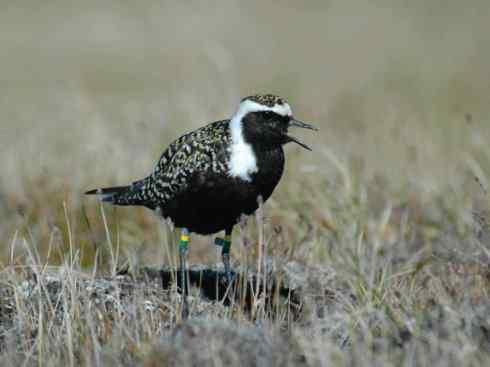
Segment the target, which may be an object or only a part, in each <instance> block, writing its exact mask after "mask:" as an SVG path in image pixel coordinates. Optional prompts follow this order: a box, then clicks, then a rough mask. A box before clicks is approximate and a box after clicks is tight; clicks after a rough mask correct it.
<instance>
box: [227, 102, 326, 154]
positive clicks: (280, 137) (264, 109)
mask: <svg viewBox="0 0 490 367" xmlns="http://www.w3.org/2000/svg"><path fill="white" fill-rule="evenodd" d="M233 121H235V125H237V126H235V128H239V129H241V133H242V135H243V138H244V139H245V141H247V142H248V143H251V144H254V145H256V146H263V147H265V148H267V147H274V146H280V145H283V144H286V143H289V142H294V143H296V144H298V145H300V146H302V147H303V148H305V149H308V150H311V149H310V147H308V146H307V145H306V144H304V143H302V142H300V141H299V140H298V139H297V138H295V137H293V136H290V135H288V130H289V128H290V127H301V128H303V129H310V130H318V129H317V128H316V127H314V126H313V125H310V124H307V123H305V122H302V121H299V120H297V119H295V118H294V117H293V113H292V111H291V107H290V106H289V104H288V103H287V102H286V100H285V99H284V98H281V97H278V96H275V95H272V94H257V95H254V96H249V97H245V98H243V99H242V100H241V102H240V105H239V107H238V110H237V112H236V113H235V115H234V116H233V118H232V127H233Z"/></svg>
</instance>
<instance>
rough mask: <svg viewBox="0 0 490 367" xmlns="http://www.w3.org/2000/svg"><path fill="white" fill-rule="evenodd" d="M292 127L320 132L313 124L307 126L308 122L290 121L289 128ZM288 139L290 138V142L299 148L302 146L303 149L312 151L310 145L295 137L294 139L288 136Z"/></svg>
mask: <svg viewBox="0 0 490 367" xmlns="http://www.w3.org/2000/svg"><path fill="white" fill-rule="evenodd" d="M292 126H294V127H301V128H303V129H310V130H314V131H318V129H317V128H316V127H315V126H313V125H311V124H307V123H306V122H302V121H299V120H295V119H293V118H292V119H291V120H289V127H292ZM287 137H288V139H289V141H292V142H294V143H296V144H298V145H299V146H302V147H303V148H305V149H307V150H309V151H311V148H310V147H309V146H308V145H306V144H304V143H302V142H300V141H299V140H298V139H296V138H295V137H292V136H290V135H288V136H287Z"/></svg>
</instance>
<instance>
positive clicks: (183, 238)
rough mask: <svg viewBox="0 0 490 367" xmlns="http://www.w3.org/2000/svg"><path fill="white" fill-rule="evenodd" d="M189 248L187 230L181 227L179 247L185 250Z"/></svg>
mask: <svg viewBox="0 0 490 367" xmlns="http://www.w3.org/2000/svg"><path fill="white" fill-rule="evenodd" d="M188 248H189V231H187V230H186V229H183V230H182V231H181V232H180V249H181V250H187V249H188Z"/></svg>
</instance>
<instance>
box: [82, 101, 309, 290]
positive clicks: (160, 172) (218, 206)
mask: <svg viewBox="0 0 490 367" xmlns="http://www.w3.org/2000/svg"><path fill="white" fill-rule="evenodd" d="M290 127H300V128H305V129H311V130H317V129H316V128H315V127H314V126H312V125H310V124H307V123H304V122H301V121H298V120H296V119H295V118H294V117H293V115H292V111H291V107H290V106H289V104H288V103H287V102H286V100H285V99H284V98H281V97H279V96H275V95H272V94H258V95H254V96H249V97H246V98H243V99H242V100H241V102H240V104H239V106H238V109H237V111H236V112H235V114H234V115H233V116H232V118H231V119H228V120H222V121H216V122H213V123H211V124H208V125H206V126H204V127H202V128H200V129H197V130H195V131H192V132H190V133H187V134H185V135H183V136H181V137H180V138H178V139H177V140H175V141H174V142H173V143H172V144H170V145H169V147H168V148H167V149H166V150H165V151H164V152H163V154H162V156H161V157H160V160H159V161H158V163H157V165H156V167H155V168H154V170H153V172H152V173H151V174H150V175H149V176H148V177H146V178H143V179H141V180H138V181H135V182H133V183H132V184H130V185H128V186H118V187H109V188H102V189H96V190H91V191H88V192H86V194H88V195H97V196H98V197H99V198H100V199H101V200H102V201H104V202H108V203H111V204H114V205H140V206H145V207H147V208H150V209H152V210H156V211H157V212H158V213H159V214H161V215H162V216H163V217H164V218H170V219H171V220H172V221H173V223H174V225H175V227H177V228H180V229H181V235H180V269H181V274H182V284H186V282H185V270H184V269H185V268H186V254H187V249H188V243H189V232H195V233H199V234H212V233H216V232H219V231H223V230H224V231H225V237H224V238H217V239H216V240H215V243H216V244H217V245H220V246H222V259H223V263H224V267H225V272H226V276H227V280H228V282H230V280H231V273H230V257H229V256H230V255H229V254H230V246H231V234H232V230H233V226H234V225H235V224H236V223H237V222H238V220H239V219H240V217H241V215H242V214H245V215H250V214H252V213H253V212H254V211H255V210H256V209H257V208H258V206H259V197H261V198H262V200H263V202H265V201H266V200H267V199H268V198H269V197H270V196H271V194H272V192H273V191H274V188H275V187H276V185H277V184H278V182H279V180H280V178H281V176H282V173H283V170H284V151H283V145H284V144H287V143H289V142H294V143H296V144H299V145H300V146H302V147H303V148H306V149H308V150H311V149H310V148H309V147H308V146H307V145H305V144H303V143H302V142H300V141H299V140H297V139H296V138H294V137H292V136H290V135H288V129H289V128H290ZM184 298H185V297H184Z"/></svg>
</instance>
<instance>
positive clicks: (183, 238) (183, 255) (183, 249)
mask: <svg viewBox="0 0 490 367" xmlns="http://www.w3.org/2000/svg"><path fill="white" fill-rule="evenodd" d="M188 249H189V230H188V229H187V228H182V229H181V231H180V242H179V257H180V287H181V292H182V318H187V316H188V314H189V308H188V304H187V291H188V282H187V264H186V260H187V252H188Z"/></svg>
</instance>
